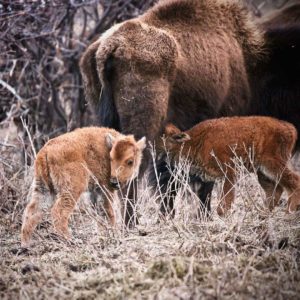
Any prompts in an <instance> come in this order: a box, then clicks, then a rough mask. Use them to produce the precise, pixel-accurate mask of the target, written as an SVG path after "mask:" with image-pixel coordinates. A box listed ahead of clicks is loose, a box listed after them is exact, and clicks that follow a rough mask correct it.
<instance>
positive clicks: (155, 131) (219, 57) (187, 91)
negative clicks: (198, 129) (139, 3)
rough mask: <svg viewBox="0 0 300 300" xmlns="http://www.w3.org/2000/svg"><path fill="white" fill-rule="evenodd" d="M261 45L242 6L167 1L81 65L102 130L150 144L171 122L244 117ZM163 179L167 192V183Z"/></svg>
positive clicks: (121, 27)
mask: <svg viewBox="0 0 300 300" xmlns="http://www.w3.org/2000/svg"><path fill="white" fill-rule="evenodd" d="M262 44H263V39H262V36H261V34H260V32H259V30H258V29H257V28H256V26H254V24H253V23H252V21H251V18H250V16H249V14H248V12H247V11H246V10H245V9H244V8H242V7H241V6H240V4H239V1H234V0H161V1H159V2H158V4H157V5H155V6H154V7H153V8H152V9H150V10H149V11H147V12H146V13H145V14H144V15H142V16H139V17H137V18H135V19H132V20H129V21H126V22H123V23H121V24H118V25H115V26H114V27H112V28H111V29H109V30H108V31H107V32H105V33H104V34H103V35H102V36H101V37H100V38H99V39H98V40H97V41H96V42H94V43H93V44H92V45H90V46H89V47H88V48H87V50H86V52H85V53H84V54H83V56H82V58H81V62H80V67H81V72H82V76H83V82H84V86H85V93H86V97H87V99H88V100H89V102H91V103H96V104H97V106H98V108H97V109H98V112H99V122H100V125H101V126H107V127H112V128H115V129H117V130H120V131H121V132H123V133H131V134H134V135H135V136H136V137H141V136H146V137H147V138H148V139H149V140H152V141H153V140H154V139H155V138H157V137H159V135H160V133H161V130H162V128H163V127H164V125H165V124H166V123H167V122H168V121H169V122H173V123H175V124H176V125H177V126H178V127H180V128H181V129H187V128H190V127H191V126H193V125H195V124H196V123H198V122H199V121H201V120H205V119H208V118H213V117H217V116H226V115H237V114H244V113H245V112H246V111H247V109H248V105H249V99H250V88H249V82H248V76H247V69H251V67H252V66H253V65H254V64H255V62H256V60H257V57H258V56H259V55H260V52H261V45H262ZM145 156H146V159H145V160H144V164H143V167H142V170H143V171H144V170H145V168H146V166H147V154H145ZM148 161H149V158H148ZM158 169H161V170H165V169H166V168H165V166H164V163H163V162H162V163H161V164H159V166H158ZM159 172H160V170H159ZM162 172H164V171H162ZM160 178H161V180H162V181H165V182H160V185H161V186H167V180H168V176H160ZM132 197H134V196H133V195H132ZM204 197H205V196H204ZM204 201H205V199H204Z"/></svg>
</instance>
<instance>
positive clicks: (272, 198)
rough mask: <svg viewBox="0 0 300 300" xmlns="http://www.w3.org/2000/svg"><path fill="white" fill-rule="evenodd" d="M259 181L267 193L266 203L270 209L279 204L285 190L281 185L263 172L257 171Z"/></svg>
mask: <svg viewBox="0 0 300 300" xmlns="http://www.w3.org/2000/svg"><path fill="white" fill-rule="evenodd" d="M257 177H258V182H259V184H260V185H261V187H262V188H263V189H264V191H265V193H266V204H267V206H268V208H269V209H270V210H273V209H274V207H275V206H277V205H278V204H279V200H280V197H281V195H282V192H283V188H282V187H281V185H280V184H279V182H278V183H276V182H274V181H273V180H271V179H269V178H268V177H267V176H265V175H264V174H263V173H262V172H258V173H257Z"/></svg>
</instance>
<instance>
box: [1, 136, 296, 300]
mask: <svg viewBox="0 0 300 300" xmlns="http://www.w3.org/2000/svg"><path fill="white" fill-rule="evenodd" d="M10 132H11V131H10ZM0 141H1V143H2V144H0V147H1V160H0V176H1V177H0V182H1V186H0V193H1V200H0V201H1V202H0V208H1V216H0V231H1V232H0V237H1V241H0V243H1V254H0V255H1V260H0V264H1V265H0V270H1V271H0V272H1V274H0V298H1V299H19V298H20V299H49V298H50V299H95V298H98V299H128V298H130V299H148V298H149V299H299V297H300V270H299V262H300V223H299V220H300V216H299V213H297V214H293V215H287V214H286V213H285V210H286V203H285V201H283V204H282V206H280V207H278V208H276V209H275V210H274V211H273V212H272V213H270V212H268V211H267V210H266V209H265V208H264V205H263V198H264V193H263V192H262V190H261V189H260V187H259V186H258V184H257V181H256V179H255V176H254V175H251V174H248V173H247V172H246V171H245V170H244V169H243V167H242V166H240V181H239V183H238V186H237V199H236V202H235V204H234V207H233V209H232V211H231V213H230V215H229V216H228V217H226V218H224V219H220V218H219V217H218V216H217V215H216V213H215V212H213V216H212V220H205V221H200V220H198V219H197V216H196V212H197V208H198V203H197V199H196V197H195V195H194V194H193V192H192V191H191V190H190V188H189V186H188V185H187V184H186V178H185V176H183V175H181V173H180V172H178V173H177V176H178V177H177V180H180V181H181V182H182V183H183V188H181V190H180V192H179V195H178V197H177V198H176V203H175V207H176V216H175V219H173V220H171V219H168V220H162V219H161V218H160V217H159V203H158V196H159V192H157V193H155V194H154V195H153V194H152V193H151V192H150V190H149V188H147V186H146V184H145V182H141V186H142V187H143V188H141V190H140V197H139V199H138V203H137V213H138V215H139V219H140V225H139V226H138V228H136V229H134V230H130V231H127V230H124V228H123V227H122V222H121V214H120V213H118V220H119V223H118V224H119V226H118V228H117V229H116V230H111V229H109V228H108V227H106V226H103V225H100V223H101V222H99V220H103V218H102V217H100V216H99V215H98V211H96V210H95V209H92V208H91V206H90V201H89V199H88V197H84V199H83V200H82V202H81V205H80V207H79V208H78V210H77V211H76V213H75V214H74V215H73V216H72V221H71V227H72V230H73V235H74V237H73V239H72V241H71V242H70V243H66V242H64V241H60V240H58V239H57V238H56V237H55V236H54V235H53V234H52V232H51V226H50V223H49V222H48V221H46V222H44V223H43V224H41V226H40V228H39V229H38V230H37V231H36V233H35V234H34V241H35V245H34V246H33V248H32V249H31V250H30V251H29V252H23V253H18V250H19V249H20V239H19V232H20V222H21V215H22V211H23V209H24V206H25V203H26V197H27V193H28V191H29V187H30V183H31V179H32V168H31V167H24V164H23V163H21V162H20V149H21V148H22V141H21V140H18V139H16V138H12V137H11V136H9V137H8V138H7V139H5V136H3V135H0ZM3 144H5V145H4V146H3ZM9 145H10V146H9ZM29 155H30V154H29ZM187 168H188V166H185V167H184V169H185V170H186V169H187ZM145 181H146V179H145ZM221 191H222V183H221V182H219V183H218V185H217V187H216V188H215V190H214V193H213V200H212V201H213V208H215V207H216V204H217V202H218V201H219V199H220V197H221ZM118 211H119V210H117V212H118Z"/></svg>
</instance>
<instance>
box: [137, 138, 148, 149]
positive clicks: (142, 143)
mask: <svg viewBox="0 0 300 300" xmlns="http://www.w3.org/2000/svg"><path fill="white" fill-rule="evenodd" d="M137 146H138V148H139V149H140V150H141V151H143V150H144V149H145V148H146V146H147V145H146V138H145V137H142V138H141V139H140V140H139V141H138V142H137Z"/></svg>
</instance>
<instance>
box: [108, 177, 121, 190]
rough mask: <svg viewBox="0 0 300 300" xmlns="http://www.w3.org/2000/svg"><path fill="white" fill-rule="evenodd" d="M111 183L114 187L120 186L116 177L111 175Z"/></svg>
mask: <svg viewBox="0 0 300 300" xmlns="http://www.w3.org/2000/svg"><path fill="white" fill-rule="evenodd" d="M109 183H110V186H111V187H112V188H114V189H117V188H119V182H118V179H117V178H116V177H111V178H110V181H109Z"/></svg>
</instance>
